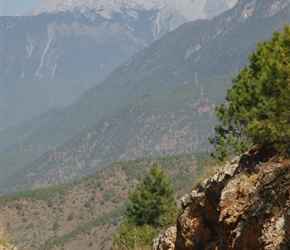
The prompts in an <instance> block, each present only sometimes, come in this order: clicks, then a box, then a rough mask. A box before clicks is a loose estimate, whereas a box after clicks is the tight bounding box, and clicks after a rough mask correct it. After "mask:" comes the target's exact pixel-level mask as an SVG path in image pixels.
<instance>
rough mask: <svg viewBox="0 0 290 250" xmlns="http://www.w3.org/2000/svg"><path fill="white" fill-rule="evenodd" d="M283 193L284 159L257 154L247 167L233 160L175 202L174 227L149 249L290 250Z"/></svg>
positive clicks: (287, 180) (288, 181)
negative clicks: (178, 204) (178, 210)
mask: <svg viewBox="0 0 290 250" xmlns="http://www.w3.org/2000/svg"><path fill="white" fill-rule="evenodd" d="M252 160H253V161H252ZM289 190H290V162H289V160H286V159H284V158H282V157H279V156H276V155H273V154H272V153H271V151H268V150H266V151H265V150H263V149H262V150H260V151H259V152H258V154H256V155H255V157H253V158H251V161H250V162H248V163H247V164H241V162H240V157H237V158H235V159H233V160H232V161H230V162H228V163H227V164H226V165H224V166H223V167H221V169H220V170H218V171H217V172H216V173H215V174H214V175H213V176H211V177H209V178H208V179H206V180H205V181H204V182H202V183H201V184H200V185H199V186H198V187H197V188H196V189H194V190H192V191H191V192H190V193H188V194H187V195H185V196H184V197H183V198H182V199H181V203H182V209H183V211H182V213H181V214H180V216H179V218H178V221H177V225H176V226H175V227H172V228H170V229H168V230H167V231H166V232H165V233H164V234H162V235H160V236H159V237H158V238H157V239H155V240H154V243H153V246H152V249H154V250H161V249H162V250H165V249H178V250H187V249H188V250H189V249H191V250H192V249H208V250H210V249H219V250H220V249H225V250H228V249H243V250H252V249H253V250H254V249H255V250H256V249H281V250H282V249H290V226H289V225H290V207H289V204H290V191H289Z"/></svg>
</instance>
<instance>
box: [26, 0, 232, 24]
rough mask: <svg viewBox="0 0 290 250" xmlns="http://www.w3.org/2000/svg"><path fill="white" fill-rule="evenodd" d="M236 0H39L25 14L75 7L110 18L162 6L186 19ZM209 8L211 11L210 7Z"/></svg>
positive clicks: (223, 8) (65, 9)
mask: <svg viewBox="0 0 290 250" xmlns="http://www.w3.org/2000/svg"><path fill="white" fill-rule="evenodd" d="M236 2H237V0H105V1H104V0H103V1H102V0H41V1H40V2H39V4H38V5H37V6H36V7H35V8H34V9H32V10H31V11H30V12H28V13H27V14H28V15H38V14H41V13H46V12H48V13H57V12H66V11H74V10H78V11H79V12H80V13H82V14H85V13H86V12H88V11H92V10H93V11H95V12H96V13H98V14H99V15H101V16H102V17H104V18H107V19H110V18H111V17H112V14H113V13H116V12H117V13H118V12H121V11H122V10H123V9H127V10H130V9H135V10H159V11H161V10H164V9H171V10H172V9H174V10H175V11H177V12H179V13H180V14H181V15H182V16H183V17H184V18H185V20H187V21H193V20H196V19H200V18H212V17H213V16H209V15H208V13H206V12H207V10H206V9H207V7H208V6H212V8H214V9H215V13H217V14H220V13H221V12H223V11H225V10H227V9H229V8H231V7H233V6H234V5H235V4H236ZM211 12H213V11H212V10H211Z"/></svg>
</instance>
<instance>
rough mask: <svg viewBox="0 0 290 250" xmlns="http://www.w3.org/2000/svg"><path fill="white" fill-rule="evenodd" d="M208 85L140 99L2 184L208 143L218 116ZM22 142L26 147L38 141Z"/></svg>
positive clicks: (20, 185) (44, 179)
mask: <svg viewBox="0 0 290 250" xmlns="http://www.w3.org/2000/svg"><path fill="white" fill-rule="evenodd" d="M208 89H209V86H207V85H205V86H204V92H205V93H206V94H204V95H200V93H199V91H200V89H199V87H198V86H196V84H195V83H192V84H187V85H185V86H183V87H181V88H179V89H176V90H174V91H173V92H171V93H169V94H167V95H161V94H160V95H152V96H149V97H147V98H142V99H138V100H135V101H133V102H132V103H130V104H128V105H126V106H125V107H123V108H122V109H120V110H118V111H116V112H114V113H112V114H110V115H108V116H106V117H105V118H104V119H101V120H100V121H98V122H96V123H95V124H94V125H93V126H91V127H90V128H89V129H87V130H86V131H84V132H82V133H80V134H79V135H78V136H76V137H75V138H73V139H72V140H70V141H68V142H67V143H66V144H64V145H63V146H62V147H59V148H57V149H55V150H53V151H51V152H48V153H46V154H45V155H43V157H40V158H39V159H38V160H36V161H34V162H33V163H32V164H27V165H26V166H25V167H24V168H22V169H20V170H19V171H17V172H15V174H13V175H12V176H10V177H9V178H5V180H4V181H3V186H4V187H5V190H6V191H8V190H10V191H11V190H19V189H20V190H21V189H29V188H36V187H45V186H49V185H53V184H56V183H61V182H65V181H69V180H72V179H74V178H76V177H79V176H82V175H84V174H87V173H90V172H91V171H93V170H95V169H101V168H104V167H105V166H106V165H108V164H110V163H111V162H113V161H118V160H124V159H135V158H137V157H143V156H164V155H170V154H176V153H190V152H194V151H203V150H206V149H209V148H210V146H209V143H208V141H207V137H208V135H209V134H211V133H212V132H213V127H214V124H215V123H216V120H215V114H214V106H215V103H214V102H213V101H212V99H215V98H214V94H213V93H210V92H209V90H208ZM223 90H224V89H223ZM224 91H225V90H224ZM215 94H216V93H215ZM215 100H217V99H215ZM23 146H25V148H26V149H27V153H29V148H31V147H36V145H27V144H23ZM31 173H33V175H31Z"/></svg>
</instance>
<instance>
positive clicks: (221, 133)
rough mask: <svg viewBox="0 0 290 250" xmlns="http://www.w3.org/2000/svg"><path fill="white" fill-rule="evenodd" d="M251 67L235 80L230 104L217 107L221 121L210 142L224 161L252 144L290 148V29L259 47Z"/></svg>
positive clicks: (229, 96) (276, 34)
mask: <svg viewBox="0 0 290 250" xmlns="http://www.w3.org/2000/svg"><path fill="white" fill-rule="evenodd" d="M248 59H249V65H248V66H244V67H243V69H242V70H241V72H240V73H239V74H238V75H237V76H236V77H235V78H234V79H233V80H232V82H233V86H232V87H231V88H230V89H228V90H227V97H226V101H227V102H226V103H221V104H220V106H218V107H216V115H217V118H218V120H219V121H220V124H219V125H216V126H215V131H216V134H217V135H216V136H215V137H214V138H209V141H210V142H211V143H212V144H213V145H214V148H215V150H216V151H217V154H216V156H217V157H218V158H219V159H220V160H224V159H226V157H227V156H231V155H232V153H241V152H243V151H246V150H248V147H249V146H250V145H251V144H256V143H259V144H263V145H272V146H274V147H275V148H276V149H277V150H278V151H283V150H284V149H286V148H289V147H290V26H289V25H285V26H284V29H283V32H282V33H280V32H277V31H276V32H274V34H273V37H272V39H271V40H268V41H264V42H261V43H258V45H257V50H256V51H254V52H253V53H252V55H251V56H250V57H249V58H248Z"/></svg>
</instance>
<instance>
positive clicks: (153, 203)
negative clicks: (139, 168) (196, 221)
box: [127, 164, 177, 228]
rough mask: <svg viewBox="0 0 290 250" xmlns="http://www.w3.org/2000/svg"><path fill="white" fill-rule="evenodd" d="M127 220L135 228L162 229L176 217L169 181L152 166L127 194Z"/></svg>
mask: <svg viewBox="0 0 290 250" xmlns="http://www.w3.org/2000/svg"><path fill="white" fill-rule="evenodd" d="M129 200H130V203H129V205H128V207H127V219H128V220H129V221H130V222H132V223H133V224H135V225H137V226H142V225H144V224H147V225H151V226H154V227H157V228H158V227H163V226H166V225H168V224H170V223H171V222H172V220H174V218H175V216H176V211H177V205H176V202H175V198H174V192H173V189H172V183H171V180H170V179H168V180H166V178H165V173H164V170H162V169H161V168H160V167H159V166H158V164H154V165H153V166H152V167H151V169H150V172H149V174H146V175H145V177H144V178H143V180H142V181H141V183H140V184H139V185H137V187H136V189H135V190H133V191H131V192H129Z"/></svg>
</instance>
